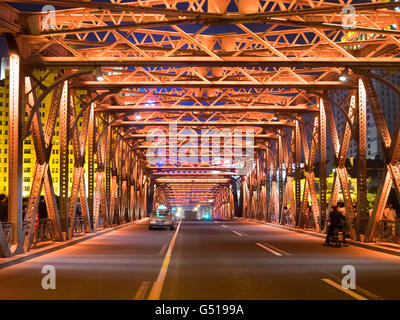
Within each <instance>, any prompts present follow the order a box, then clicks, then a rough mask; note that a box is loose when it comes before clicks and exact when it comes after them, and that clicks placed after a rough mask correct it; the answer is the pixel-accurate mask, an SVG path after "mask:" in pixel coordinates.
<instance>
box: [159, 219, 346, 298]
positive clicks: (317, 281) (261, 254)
mask: <svg viewBox="0 0 400 320" xmlns="http://www.w3.org/2000/svg"><path fill="white" fill-rule="evenodd" d="M224 225H226V226H227V227H226V228H223V227H221V226H220V225H219V224H215V223H208V222H194V221H190V222H189V221H184V222H183V224H182V228H181V232H180V234H179V236H178V239H177V241H176V244H175V249H174V252H173V255H172V259H171V262H170V266H169V270H168V274H167V277H166V280H165V284H164V288H163V291H162V293H161V299H178V300H179V299H352V298H351V297H349V296H348V295H346V294H344V293H342V292H340V291H339V292H338V291H337V290H336V289H335V288H332V287H330V286H328V285H326V284H324V283H322V281H321V279H322V278H323V277H325V278H326V274H323V273H322V272H321V271H320V270H319V269H318V268H315V267H314V265H313V263H312V262H311V261H304V260H303V259H301V260H300V261H297V260H296V259H295V258H293V257H292V255H290V256H286V255H282V256H276V255H273V254H268V253H267V252H266V251H265V250H262V249H261V248H259V247H258V246H257V245H256V242H267V243H269V241H266V240H268V239H267V238H263V237H260V239H258V241H256V238H257V237H254V235H253V233H254V231H257V229H256V228H251V227H250V228H249V227H248V228H247V229H245V227H246V226H245V225H244V224H242V223H239V222H224ZM232 230H237V231H238V232H240V233H242V232H243V233H246V234H247V235H248V236H246V237H239V236H237V235H236V234H234V233H232ZM264 232H265V231H264ZM276 235H277V234H274V236H276ZM260 240H261V241H260ZM276 247H277V248H279V245H276ZM285 251H287V250H285ZM310 266H312V267H310ZM303 267H305V269H302V268H303Z"/></svg>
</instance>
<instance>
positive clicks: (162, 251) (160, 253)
mask: <svg viewBox="0 0 400 320" xmlns="http://www.w3.org/2000/svg"><path fill="white" fill-rule="evenodd" d="M167 248H168V243H164V244H163V246H162V247H161V250H160V252H159V253H158V255H160V256H162V255H164V253H165V250H167Z"/></svg>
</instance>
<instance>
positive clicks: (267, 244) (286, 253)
mask: <svg viewBox="0 0 400 320" xmlns="http://www.w3.org/2000/svg"><path fill="white" fill-rule="evenodd" d="M263 244H264V245H265V246H267V247H270V248H271V249H273V250H276V251H278V252H280V253H282V254H284V255H285V256H290V253H288V252H286V251H283V250H282V249H278V248H277V247H274V246H273V245H272V244H269V243H265V242H264V243H263Z"/></svg>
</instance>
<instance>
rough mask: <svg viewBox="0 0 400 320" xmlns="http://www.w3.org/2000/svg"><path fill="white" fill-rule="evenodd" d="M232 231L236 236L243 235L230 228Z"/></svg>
mask: <svg viewBox="0 0 400 320" xmlns="http://www.w3.org/2000/svg"><path fill="white" fill-rule="evenodd" d="M232 232H233V233H236V234H237V235H238V236H243V235H242V234H241V233H239V232H237V231H235V230H232Z"/></svg>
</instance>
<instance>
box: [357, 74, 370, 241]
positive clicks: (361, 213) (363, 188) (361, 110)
mask: <svg viewBox="0 0 400 320" xmlns="http://www.w3.org/2000/svg"><path fill="white" fill-rule="evenodd" d="M366 218H368V213H367V98H366V92H365V87H364V83H363V81H362V79H361V78H360V79H358V150H357V218H356V233H357V238H359V237H360V233H363V234H364V233H365V230H364V226H362V225H361V224H362V223H363V222H364V221H366V220H365V219H366Z"/></svg>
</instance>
